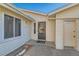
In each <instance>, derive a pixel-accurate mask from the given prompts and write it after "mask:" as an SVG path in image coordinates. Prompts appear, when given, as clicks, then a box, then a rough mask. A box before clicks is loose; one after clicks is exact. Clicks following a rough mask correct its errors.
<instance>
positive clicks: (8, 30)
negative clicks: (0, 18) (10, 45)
mask: <svg viewBox="0 0 79 59" xmlns="http://www.w3.org/2000/svg"><path fill="white" fill-rule="evenodd" d="M11 37H13V17H11V16H8V15H4V38H11Z"/></svg>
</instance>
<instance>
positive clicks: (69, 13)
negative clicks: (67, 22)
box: [56, 4, 79, 18]
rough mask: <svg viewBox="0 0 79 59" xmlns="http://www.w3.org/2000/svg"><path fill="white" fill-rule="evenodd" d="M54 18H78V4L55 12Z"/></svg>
mask: <svg viewBox="0 0 79 59" xmlns="http://www.w3.org/2000/svg"><path fill="white" fill-rule="evenodd" d="M56 18H79V4H78V5H76V6H74V7H71V8H68V9H65V10H63V11H61V12H59V13H57V14H56Z"/></svg>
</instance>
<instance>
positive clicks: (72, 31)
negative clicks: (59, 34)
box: [64, 20, 76, 47]
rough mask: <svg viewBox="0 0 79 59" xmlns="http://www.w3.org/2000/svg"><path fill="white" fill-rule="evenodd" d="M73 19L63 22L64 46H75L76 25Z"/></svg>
mask: <svg viewBox="0 0 79 59" xmlns="http://www.w3.org/2000/svg"><path fill="white" fill-rule="evenodd" d="M75 24H76V23H75V21H74V20H71V21H65V22H64V46H70V47H75V45H76V26H75Z"/></svg>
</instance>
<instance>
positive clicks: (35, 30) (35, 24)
mask: <svg viewBox="0 0 79 59" xmlns="http://www.w3.org/2000/svg"><path fill="white" fill-rule="evenodd" d="M34 34H36V23H34Z"/></svg>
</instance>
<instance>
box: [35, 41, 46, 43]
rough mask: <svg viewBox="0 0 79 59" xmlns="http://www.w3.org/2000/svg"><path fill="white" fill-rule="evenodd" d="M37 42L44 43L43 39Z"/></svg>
mask: <svg viewBox="0 0 79 59" xmlns="http://www.w3.org/2000/svg"><path fill="white" fill-rule="evenodd" d="M37 43H45V41H37Z"/></svg>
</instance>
